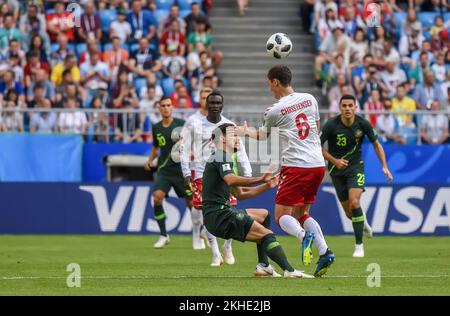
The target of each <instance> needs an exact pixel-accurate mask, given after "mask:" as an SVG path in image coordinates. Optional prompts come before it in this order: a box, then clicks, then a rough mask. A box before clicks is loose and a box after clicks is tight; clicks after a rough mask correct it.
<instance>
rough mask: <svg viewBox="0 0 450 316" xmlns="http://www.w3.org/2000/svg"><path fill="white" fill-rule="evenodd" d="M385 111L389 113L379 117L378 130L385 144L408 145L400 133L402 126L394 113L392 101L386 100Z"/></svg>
mask: <svg viewBox="0 0 450 316" xmlns="http://www.w3.org/2000/svg"><path fill="white" fill-rule="evenodd" d="M384 111H386V112H387V113H384V114H381V115H378V117H377V121H376V130H377V132H378V135H379V136H380V139H381V141H382V142H383V143H388V144H389V143H395V144H406V139H405V137H403V135H402V134H401V133H400V124H399V122H398V120H397V118H396V117H395V115H394V114H393V113H392V112H391V111H392V101H391V100H389V99H386V100H384Z"/></svg>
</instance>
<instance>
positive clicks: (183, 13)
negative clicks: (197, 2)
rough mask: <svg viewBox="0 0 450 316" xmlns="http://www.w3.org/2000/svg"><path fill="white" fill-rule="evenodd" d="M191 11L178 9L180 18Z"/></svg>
mask: <svg viewBox="0 0 450 316" xmlns="http://www.w3.org/2000/svg"><path fill="white" fill-rule="evenodd" d="M190 13H191V10H182V11H180V18H182V19H184V18H185V17H187V16H188V15H189V14H190Z"/></svg>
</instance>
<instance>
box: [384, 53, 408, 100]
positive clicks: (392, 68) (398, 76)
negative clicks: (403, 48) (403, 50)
mask: <svg viewBox="0 0 450 316" xmlns="http://www.w3.org/2000/svg"><path fill="white" fill-rule="evenodd" d="M380 77H381V80H382V81H383V82H384V84H386V87H387V88H388V91H387V95H388V98H390V99H392V98H393V97H394V95H395V92H396V90H397V86H398V85H399V84H401V83H403V82H406V81H407V77H406V74H405V72H404V71H403V70H402V69H400V67H398V64H396V63H395V62H394V61H388V62H386V68H385V70H384V71H383V72H381V74H380Z"/></svg>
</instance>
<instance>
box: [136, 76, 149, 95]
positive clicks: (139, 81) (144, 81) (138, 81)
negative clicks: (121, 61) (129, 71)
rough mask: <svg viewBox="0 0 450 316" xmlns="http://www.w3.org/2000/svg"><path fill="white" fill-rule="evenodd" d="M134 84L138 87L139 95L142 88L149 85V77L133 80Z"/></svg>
mask: <svg viewBox="0 0 450 316" xmlns="http://www.w3.org/2000/svg"><path fill="white" fill-rule="evenodd" d="M133 85H134V87H135V88H136V93H137V94H138V95H139V92H140V91H141V89H142V88H144V87H145V86H147V79H145V78H137V79H135V80H134V81H133Z"/></svg>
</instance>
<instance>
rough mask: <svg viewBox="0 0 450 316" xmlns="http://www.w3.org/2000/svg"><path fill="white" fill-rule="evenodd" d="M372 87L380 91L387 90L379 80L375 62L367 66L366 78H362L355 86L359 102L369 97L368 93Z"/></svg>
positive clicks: (384, 91) (363, 101)
mask: <svg viewBox="0 0 450 316" xmlns="http://www.w3.org/2000/svg"><path fill="white" fill-rule="evenodd" d="M374 89H377V90H381V91H382V93H388V92H389V89H388V88H387V86H386V85H385V84H384V82H383V81H382V80H381V78H380V76H379V74H378V70H377V66H376V65H375V64H372V65H370V66H369V69H368V74H367V76H366V78H365V79H363V80H362V81H361V83H360V84H359V85H358V86H356V90H357V92H358V98H359V103H360V104H364V103H366V102H367V100H368V99H369V96H370V93H371V92H372V90H374Z"/></svg>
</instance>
